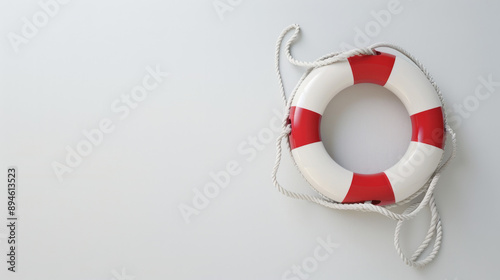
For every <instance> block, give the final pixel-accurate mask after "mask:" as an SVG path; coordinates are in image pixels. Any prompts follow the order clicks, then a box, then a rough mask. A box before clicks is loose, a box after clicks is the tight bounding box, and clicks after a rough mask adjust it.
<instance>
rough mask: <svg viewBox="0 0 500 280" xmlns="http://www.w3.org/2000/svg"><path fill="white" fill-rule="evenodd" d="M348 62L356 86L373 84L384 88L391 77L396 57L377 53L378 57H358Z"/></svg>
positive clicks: (351, 58)
mask: <svg viewBox="0 0 500 280" xmlns="http://www.w3.org/2000/svg"><path fill="white" fill-rule="evenodd" d="M347 60H348V61H349V64H350V65H351V70H352V76H353V78H354V84H360V83H372V84H377V85H381V86H383V85H385V83H386V82H387V79H389V76H390V75H391V71H392V67H393V66H394V61H395V60H396V57H395V56H394V55H392V54H388V53H380V52H377V55H356V56H351V57H349V58H348V59H347Z"/></svg>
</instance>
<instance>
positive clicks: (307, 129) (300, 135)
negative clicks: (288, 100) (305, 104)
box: [289, 106, 321, 150]
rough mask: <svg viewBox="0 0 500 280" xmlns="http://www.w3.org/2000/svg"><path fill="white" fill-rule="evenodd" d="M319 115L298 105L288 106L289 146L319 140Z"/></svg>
mask: <svg viewBox="0 0 500 280" xmlns="http://www.w3.org/2000/svg"><path fill="white" fill-rule="evenodd" d="M320 122H321V115H320V114H318V113H316V112H313V111H311V110H307V109H304V108H300V107H295V106H293V107H292V108H290V123H291V124H292V132H291V133H290V137H289V140H290V147H291V148H292V150H293V149H295V148H298V147H301V146H304V145H307V144H311V143H316V142H319V141H321V135H320Z"/></svg>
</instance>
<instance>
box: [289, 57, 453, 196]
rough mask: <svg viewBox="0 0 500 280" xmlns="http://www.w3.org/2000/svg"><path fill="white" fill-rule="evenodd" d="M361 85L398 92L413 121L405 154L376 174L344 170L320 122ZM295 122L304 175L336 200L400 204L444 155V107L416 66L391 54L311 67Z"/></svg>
mask: <svg viewBox="0 0 500 280" xmlns="http://www.w3.org/2000/svg"><path fill="white" fill-rule="evenodd" d="M358 83H373V84H378V85H381V86H383V87H385V88H387V89H388V90H390V91H391V92H393V93H394V94H395V95H396V96H397V97H399V99H400V100H401V101H402V102H403V104H404V106H405V107H406V110H407V111H408V113H409V114H410V118H411V123H412V137H411V143H410V145H409V147H408V150H407V151H406V153H405V154H404V155H403V157H402V158H401V159H400V160H399V161H398V162H397V163H396V164H395V165H394V166H392V167H391V168H389V169H387V170H385V171H384V172H380V173H376V174H358V173H353V172H351V171H349V170H346V169H344V168H343V167H341V166H340V165H339V164H337V163H336V162H335V161H334V160H333V159H332V158H331V157H330V156H329V155H328V153H327V151H326V150H325V147H324V145H323V143H322V141H321V135H320V122H321V116H322V114H323V112H324V111H325V108H326V106H327V105H328V103H329V102H330V100H331V99H332V98H333V97H334V96H335V95H336V94H337V93H339V92H340V91H342V90H343V89H345V88H347V87H349V86H351V85H354V84H358ZM290 123H291V134H290V136H289V141H290V148H291V149H292V155H293V159H294V160H295V162H296V164H297V166H298V167H299V169H300V171H301V173H302V174H303V175H304V177H305V178H306V180H307V181H308V182H309V183H310V184H311V185H312V186H313V187H314V188H315V189H316V190H317V191H318V192H319V193H321V194H322V195H324V196H326V197H327V198H329V199H332V200H334V201H337V202H342V203H363V202H366V201H371V202H372V203H373V204H378V205H386V204H391V203H395V202H400V201H402V200H404V199H406V198H408V197H409V196H411V195H412V194H414V193H415V192H416V191H418V190H419V189H420V188H421V187H422V186H423V185H424V184H425V183H426V182H427V180H428V179H429V178H430V176H431V175H432V174H433V172H434V171H435V170H436V168H437V166H438V164H439V162H440V160H441V157H442V155H443V149H444V140H445V139H444V135H445V133H444V131H445V130H444V120H443V110H442V105H441V101H440V99H439V97H438V95H437V93H436V90H435V89H434V87H433V86H432V84H431V83H430V82H429V80H428V79H427V77H426V76H425V75H424V73H422V72H421V71H420V69H418V68H417V67H416V66H415V65H413V64H411V63H410V62H407V61H406V60H404V59H401V58H398V57H395V56H394V55H391V54H387V53H381V52H377V54H376V55H361V56H353V57H350V58H348V60H347V61H344V62H337V63H333V64H330V65H327V66H322V67H319V68H316V69H314V70H312V71H311V72H310V73H309V75H308V76H307V77H306V78H305V79H304V80H303V82H302V83H301V85H300V86H299V88H298V89H297V92H296V94H295V96H294V98H293V100H292V107H291V109H290Z"/></svg>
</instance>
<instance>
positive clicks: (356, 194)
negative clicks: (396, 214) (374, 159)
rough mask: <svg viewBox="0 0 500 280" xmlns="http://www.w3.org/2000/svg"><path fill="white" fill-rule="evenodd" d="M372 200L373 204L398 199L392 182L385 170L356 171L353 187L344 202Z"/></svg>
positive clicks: (382, 203)
mask: <svg viewBox="0 0 500 280" xmlns="http://www.w3.org/2000/svg"><path fill="white" fill-rule="evenodd" d="M369 200H371V201H372V204H377V205H386V204H391V203H394V202H395V201H396V199H395V198H394V191H393V190H392V186H391V182H390V181H389V179H388V178H387V175H385V173H384V172H380V173H375V174H358V173H354V175H353V177H352V181H351V187H350V188H349V191H348V192H347V195H346V196H345V198H344V201H342V203H363V202H365V201H369Z"/></svg>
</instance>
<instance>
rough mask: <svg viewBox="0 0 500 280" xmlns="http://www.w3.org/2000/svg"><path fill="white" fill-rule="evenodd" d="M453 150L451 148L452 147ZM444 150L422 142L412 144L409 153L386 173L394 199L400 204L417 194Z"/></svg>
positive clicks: (432, 171) (437, 163)
mask: <svg viewBox="0 0 500 280" xmlns="http://www.w3.org/2000/svg"><path fill="white" fill-rule="evenodd" d="M450 149H451V147H450ZM442 155H443V150H442V149H440V148H437V147H435V146H432V145H428V144H425V143H420V142H413V141H412V142H410V145H409V146H408V151H406V153H405V154H404V155H403V157H402V158H401V159H400V160H399V162H398V163H396V164H395V165H394V166H392V167H391V168H389V169H388V170H386V171H385V174H386V175H387V179H389V182H391V186H392V190H393V191H394V198H395V199H396V202H400V201H403V200H405V199H406V198H408V197H409V196H410V195H412V194H414V193H415V192H417V191H418V190H419V189H420V188H421V187H422V186H423V185H424V184H425V182H427V180H429V178H430V177H431V175H432V173H434V171H435V170H436V167H437V166H438V165H439V161H440V160H441V156H442Z"/></svg>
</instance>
